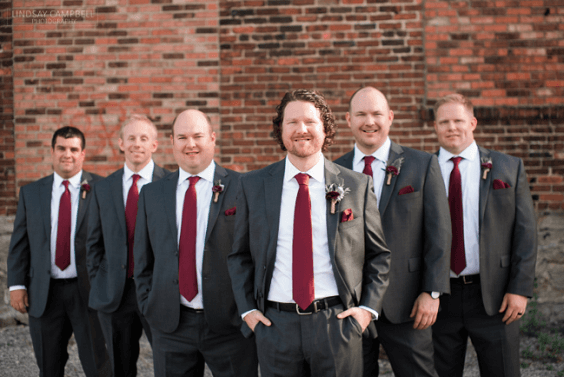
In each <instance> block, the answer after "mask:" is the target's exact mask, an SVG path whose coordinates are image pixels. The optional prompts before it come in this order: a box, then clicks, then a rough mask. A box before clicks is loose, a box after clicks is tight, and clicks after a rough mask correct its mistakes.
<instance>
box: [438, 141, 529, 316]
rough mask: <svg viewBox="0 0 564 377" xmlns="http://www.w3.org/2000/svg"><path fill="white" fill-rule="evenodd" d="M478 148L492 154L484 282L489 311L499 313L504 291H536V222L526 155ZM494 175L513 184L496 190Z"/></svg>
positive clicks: (484, 183)
mask: <svg viewBox="0 0 564 377" xmlns="http://www.w3.org/2000/svg"><path fill="white" fill-rule="evenodd" d="M478 149H479V151H480V158H481V157H489V158H491V159H492V169H491V171H490V172H489V174H488V175H487V177H486V179H482V177H480V212H479V216H480V284H481V288H482V300H483V303H484V307H485V308H486V312H487V313H488V314H489V315H495V314H497V313H498V311H499V308H500V307H501V302H502V301H503V296H504V295H505V294H506V293H513V294H518V295H521V296H525V297H532V296H533V286H534V279H535V265H536V261H537V222H536V216H535V210H534V206H533V200H532V198H531V192H530V190H529V183H528V182H527V176H526V173H525V166H524V164H523V161H522V160H521V159H520V158H517V157H513V156H509V155H507V154H504V153H500V152H496V151H492V150H489V149H486V148H482V147H480V146H478ZM437 153H438V152H437ZM496 179H500V180H502V181H503V182H505V183H507V184H509V186H510V187H509V188H506V189H499V190H494V188H493V181H494V180H496Z"/></svg>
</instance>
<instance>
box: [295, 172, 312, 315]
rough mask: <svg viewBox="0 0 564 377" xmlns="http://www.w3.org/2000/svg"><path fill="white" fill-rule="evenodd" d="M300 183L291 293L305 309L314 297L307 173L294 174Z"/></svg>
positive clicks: (296, 209)
mask: <svg viewBox="0 0 564 377" xmlns="http://www.w3.org/2000/svg"><path fill="white" fill-rule="evenodd" d="M295 178H296V181H298V184H299V185H300V188H299V190H298V196H297V198H296V208H295V210H294V240H293V243H292V294H293V299H294V301H295V302H296V304H298V306H299V307H300V308H301V309H302V310H305V309H306V308H307V307H308V306H309V305H310V304H311V303H312V302H313V299H314V297H315V295H314V288H315V287H314V284H313V241H312V230H311V228H312V226H311V201H310V198H309V175H307V174H303V173H299V174H296V176H295Z"/></svg>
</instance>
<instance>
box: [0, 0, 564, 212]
mask: <svg viewBox="0 0 564 377" xmlns="http://www.w3.org/2000/svg"><path fill="white" fill-rule="evenodd" d="M10 3H12V2H10V1H8V2H6V1H5V0H4V1H3V0H0V4H10ZM11 6H12V10H13V12H16V13H15V14H14V13H12V15H14V17H13V32H12V34H11V38H12V45H8V44H7V42H6V41H7V40H8V39H9V38H10V33H9V30H8V29H5V28H4V29H1V30H0V33H4V34H0V36H1V37H2V38H3V39H2V51H1V53H2V54H4V55H1V57H2V59H5V58H6V59H8V60H9V58H7V56H8V55H7V53H8V52H9V51H10V48H9V47H11V46H13V48H12V51H13V91H12V90H10V85H6V81H5V80H6V79H8V78H9V77H10V75H11V74H12V71H10V72H9V73H8V70H7V66H4V63H2V64H3V65H2V68H1V69H2V71H1V72H2V76H1V78H2V80H3V81H2V88H3V89H2V96H3V97H2V98H3V112H2V116H3V117H5V116H6V114H8V113H9V112H10V106H12V105H11V102H10V101H8V102H6V100H5V99H6V98H8V97H9V95H10V93H12V92H13V93H14V94H13V98H14V101H13V102H14V107H13V113H14V117H15V119H14V120H15V125H16V128H15V130H14V131H8V135H7V136H4V134H2V135H3V136H2V137H3V138H4V139H6V140H5V141H4V142H3V143H2V148H3V150H2V151H1V152H0V153H5V156H6V159H2V165H0V172H2V170H1V169H4V166H6V165H5V164H9V163H8V162H7V161H8V160H9V157H10V154H9V153H10V152H9V150H7V149H9V139H10V136H11V134H10V132H13V134H14V135H15V140H16V145H15V157H16V167H17V168H16V175H15V178H14V175H13V174H14V173H13V168H12V170H11V172H12V173H9V171H10V170H9V169H8V175H7V176H6V175H4V176H6V177H7V178H6V179H3V180H2V181H1V182H0V211H2V208H6V209H5V210H4V211H5V212H6V213H13V211H14V208H15V207H14V206H13V203H14V198H13V197H12V196H11V195H13V194H5V191H2V190H3V187H12V190H13V188H14V187H20V186H21V185H23V184H25V183H28V182H30V181H33V180H35V179H37V178H39V177H42V176H44V175H46V174H48V172H50V171H51V168H50V165H51V164H50V159H49V143H50V138H51V135H52V132H53V130H55V129H56V128H58V127H60V126H63V125H74V126H77V127H79V128H81V129H82V130H84V131H85V133H86V136H87V138H88V141H87V161H86V168H87V169H90V170H93V171H97V172H99V173H101V174H108V173H110V172H111V171H113V170H115V169H116V168H118V167H119V166H121V164H122V161H123V157H122V156H121V155H120V153H119V151H118V148H117V130H118V129H119V125H120V123H121V122H122V121H123V120H124V119H125V118H126V117H127V115H128V114H130V113H131V112H141V113H145V114H147V115H148V116H149V117H151V119H153V120H154V121H155V123H156V124H157V126H158V127H159V128H160V129H161V130H162V132H161V137H160V149H159V151H158V153H157V154H156V155H155V160H156V161H157V163H159V164H162V165H165V166H167V167H169V168H175V164H174V160H173V158H172V156H171V149H170V147H169V144H170V142H169V140H168V128H169V125H170V123H171V121H172V119H173V118H174V116H175V115H176V114H177V113H178V112H179V111H181V110H183V109H185V108H188V107H193V108H199V109H201V110H202V111H204V112H206V113H208V114H209V115H211V117H212V122H213V123H214V124H215V125H217V126H218V131H219V132H220V135H219V141H218V149H217V152H218V161H220V162H221V163H222V164H223V165H225V166H228V167H231V168H234V169H237V170H241V171H248V170H253V169H256V168H260V167H263V166H266V165H268V164H270V163H271V162H273V161H277V160H278V159H280V158H281V157H282V156H283V154H282V152H281V151H280V149H279V147H278V146H277V145H276V144H275V143H274V141H273V140H272V139H271V137H270V132H271V119H272V117H273V116H274V107H275V105H276V104H278V103H279V101H280V99H281V97H282V96H283V94H284V93H285V92H286V91H287V90H291V89H297V88H302V87H305V88H316V89H319V90H320V91H322V92H323V93H324V94H325V96H326V98H327V99H328V100H329V102H330V104H331V107H332V109H333V111H334V112H335V114H336V116H337V120H338V124H339V126H340V129H339V134H338V136H337V139H336V144H335V145H334V146H333V147H332V148H331V149H330V151H329V153H328V154H327V156H328V157H329V158H335V157H337V156H339V155H341V154H342V153H344V152H346V151H348V150H349V149H350V148H351V147H352V141H351V140H352V136H351V133H350V132H348V128H347V126H346V121H345V117H344V114H345V112H346V110H347V105H348V99H349V97H350V95H351V94H352V93H353V92H354V91H355V90H356V89H357V88H359V87H361V86H364V85H374V86H376V87H377V88H379V89H381V90H382V91H383V92H384V93H385V94H386V95H387V96H388V97H389V100H390V105H391V107H392V109H393V110H394V113H395V121H394V125H393V128H392V131H391V137H392V139H393V140H394V141H396V142H399V143H401V144H404V145H407V146H411V147H414V148H418V149H424V150H428V151H434V150H436V149H437V142H436V137H435V135H434V131H433V123H432V113H431V111H430V108H431V107H432V104H433V103H434V100H435V99H436V98H438V97H439V96H441V95H443V94H445V93H450V92H455V91H458V92H462V93H464V94H465V95H467V96H469V97H471V98H472V99H473V101H474V102H475V104H476V106H477V109H476V110H477V111H476V113H477V114H476V115H477V117H478V120H479V127H478V131H477V133H476V137H477V139H478V141H479V142H480V143H481V144H482V145H484V146H486V147H489V148H495V149H499V150H501V151H505V152H507V153H510V154H514V155H518V156H519V157H522V158H523V159H524V160H525V163H526V165H527V169H528V172H529V176H530V179H531V186H532V190H533V194H534V198H535V202H536V206H537V209H539V210H557V209H563V207H562V206H563V205H564V204H563V203H564V197H563V193H564V183H563V182H562V176H563V175H564V158H563V152H562V150H563V148H562V147H563V144H564V100H563V98H564V89H563V84H564V73H563V72H564V63H563V60H564V43H563V42H562V41H563V40H564V27H563V26H562V25H564V22H563V21H564V20H563V18H564V6H562V5H559V4H558V1H557V0H552V1H549V0H544V1H543V0H531V1H506V2H503V1H502V2H495V3H494V2H488V1H468V2H453V1H437V0H427V1H424V2H422V1H421V0H393V1H385V0H256V1H250V0H244V1H243V0H241V1H225V0H197V1H189V2H187V3H182V4H176V3H174V4H173V1H172V0H119V1H117V0H116V1H109V0H106V1H102V2H100V1H97V2H94V1H92V0H48V1H47V0H34V1H33V2H29V1H23V0H14V1H13V3H12V4H11ZM70 10H81V11H84V12H83V13H79V14H78V15H77V14H75V15H73V16H70V15H69V14H68V13H66V14H65V13H64V12H65V11H66V12H68V11H70ZM17 11H19V12H20V13H17ZM25 11H36V14H35V15H34V14H32V15H26V14H25ZM52 11H55V12H54V13H52ZM21 12H24V13H21ZM40 12H47V13H48V15H47V16H46V17H45V16H41V14H39V15H37V13H40ZM2 21H4V18H3V19H2ZM6 33H7V34H6ZM5 64H9V61H7V62H6V63H5ZM6 96H8V97H6ZM2 122H4V123H3V127H4V129H3V132H6V127H9V125H10V124H12V123H11V122H10V121H7V120H2ZM12 127H13V126H12ZM8 129H9V128H8ZM3 157H4V156H3ZM9 174H12V175H11V176H10V175H9ZM2 185H4V186H2ZM10 185H11V186H10ZM4 195H7V197H8V199H7V201H8V202H9V203H8V202H6V203H8V204H4V205H3V207H2V203H3V202H1V200H3V199H2V198H5V197H6V196H4ZM10 203H11V204H10Z"/></svg>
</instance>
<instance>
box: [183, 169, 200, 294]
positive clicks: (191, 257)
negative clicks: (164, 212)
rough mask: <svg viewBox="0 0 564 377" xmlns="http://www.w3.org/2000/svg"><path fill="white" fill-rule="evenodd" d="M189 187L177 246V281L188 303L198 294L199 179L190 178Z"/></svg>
mask: <svg viewBox="0 0 564 377" xmlns="http://www.w3.org/2000/svg"><path fill="white" fill-rule="evenodd" d="M188 180H189V181H190V186H188V190H186V195H185V196H184V207H183V209H182V225H181V228H180V242H179V244H178V250H179V257H178V281H179V284H180V294H181V295H182V296H184V298H185V299H186V300H188V301H192V300H193V299H194V297H196V295H197V294H198V279H197V277H196V234H197V229H198V228H197V220H198V205H197V203H198V200H197V196H196V183H197V182H198V181H199V180H200V177H190V178H188Z"/></svg>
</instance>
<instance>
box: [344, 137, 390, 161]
mask: <svg viewBox="0 0 564 377" xmlns="http://www.w3.org/2000/svg"><path fill="white" fill-rule="evenodd" d="M391 146H392V141H391V140H390V138H389V137H387V138H386V141H384V144H382V146H381V147H380V148H378V149H377V150H376V151H375V152H374V153H372V154H371V156H374V157H376V158H377V159H378V160H380V161H382V162H383V163H384V164H386V162H387V161H388V156H389V155H390V148H391ZM364 156H366V155H365V154H364V153H362V152H361V151H360V149H358V146H357V145H356V143H355V144H354V160H353V166H354V165H356V164H359V163H360V162H361V161H362V159H363V158H364Z"/></svg>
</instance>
